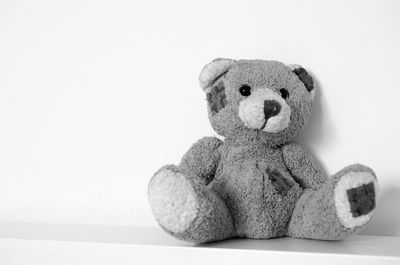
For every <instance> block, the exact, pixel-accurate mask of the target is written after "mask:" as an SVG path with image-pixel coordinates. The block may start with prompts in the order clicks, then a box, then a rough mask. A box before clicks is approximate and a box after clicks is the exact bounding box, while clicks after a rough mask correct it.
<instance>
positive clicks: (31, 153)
mask: <svg viewBox="0 0 400 265" xmlns="http://www.w3.org/2000/svg"><path fill="white" fill-rule="evenodd" d="M399 26H400V2H398V1H360V2H356V1H330V2H328V1H254V2H253V1H242V2H240V3H239V2H234V1H197V2H190V1H174V0H169V1H157V2H154V1H141V2H139V1H111V0H110V1H105V0H102V1H95V0H84V1H78V0H74V1H50V0H40V1H22V0H13V1H12V0H2V1H1V2H0V221H3V222H4V221H24V222H49V223H85V224H112V225H132V224H133V225H145V226H153V225H156V224H155V222H154V221H153V219H152V216H151V214H150V211H149V208H148V206H147V202H146V186H147V182H148V180H149V178H150V177H151V176H152V174H153V173H154V172H155V171H156V170H157V169H158V168H159V167H160V166H162V165H164V164H166V163H177V162H178V161H179V159H180V157H181V156H182V154H183V153H184V152H185V151H186V149H187V148H189V146H190V145H191V144H192V142H194V141H196V140H197V139H198V138H200V137H202V136H204V135H213V134H214V132H213V131H212V129H211V127H210V125H209V123H208V120H207V115H206V109H205V102H204V98H205V96H204V95H203V93H202V92H201V89H200V88H199V87H198V83H197V76H198V74H199V72H200V70H201V68H202V67H203V65H204V64H206V63H207V62H208V61H210V60H211V59H213V58H214V57H229V58H261V59H275V60H279V61H283V62H285V63H297V64H302V65H303V66H305V67H306V68H308V69H309V70H310V71H311V72H312V73H313V74H314V75H315V77H316V79H317V81H318V84H319V87H320V88H321V90H320V94H319V96H318V97H317V105H316V108H315V112H314V116H313V119H312V121H311V123H310V126H309V127H308V128H307V130H306V132H305V134H304V136H303V137H302V142H303V143H304V144H305V145H307V146H309V147H310V148H311V149H312V150H313V151H314V152H315V153H316V154H317V156H318V157H319V158H320V160H321V161H322V163H323V164H324V165H325V166H326V169H327V171H328V172H329V173H334V172H335V171H337V170H339V169H340V168H342V167H343V166H345V165H347V164H349V163H353V162H362V163H365V164H367V165H369V166H371V167H373V168H374V169H375V170H376V172H377V174H378V176H379V180H380V183H381V193H380V198H379V199H380V200H379V204H378V210H377V214H376V217H375V219H374V221H373V222H372V223H371V224H370V226H369V227H368V228H367V229H366V230H365V231H364V233H368V234H387V235H400V211H399V205H400V164H399V157H400V139H399V134H400V125H399V124H400V121H399V117H398V115H399V114H400V104H399V96H400V92H399V91H400V85H399V83H400V81H399V80H400V79H399V78H398V77H399V75H400V73H399V72H400V49H399V47H400V28H399Z"/></svg>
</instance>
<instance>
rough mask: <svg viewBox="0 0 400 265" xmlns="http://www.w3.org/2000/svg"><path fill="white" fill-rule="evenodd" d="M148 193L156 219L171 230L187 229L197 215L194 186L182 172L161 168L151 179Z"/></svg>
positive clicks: (176, 231) (177, 231) (181, 230)
mask: <svg viewBox="0 0 400 265" xmlns="http://www.w3.org/2000/svg"><path fill="white" fill-rule="evenodd" d="M147 195H148V200H149V203H150V207H151V210H152V212H153V215H154V216H155V218H156V220H157V221H158V223H159V224H160V225H161V226H162V227H164V228H165V229H167V230H169V231H170V232H173V233H179V232H183V231H185V230H186V229H187V228H188V227H189V226H190V224H191V223H192V221H193V220H194V219H195V217H196V216H197V211H198V203H197V198H196V194H195V191H194V188H193V186H192V184H191V183H190V182H189V181H188V180H187V179H186V178H185V176H184V175H182V174H180V173H177V172H174V171H172V170H170V169H162V170H160V171H159V172H158V173H156V175H155V176H154V177H153V178H152V180H151V181H150V184H149V189H148V194H147Z"/></svg>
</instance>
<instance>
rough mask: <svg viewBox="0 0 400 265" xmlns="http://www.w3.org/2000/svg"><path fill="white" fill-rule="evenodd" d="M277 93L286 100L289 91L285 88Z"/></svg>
mask: <svg viewBox="0 0 400 265" xmlns="http://www.w3.org/2000/svg"><path fill="white" fill-rule="evenodd" d="M279 92H280V93H281V96H282V98H283V99H287V98H288V97H289V91H287V89H285V88H281V89H279Z"/></svg>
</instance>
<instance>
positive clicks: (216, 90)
mask: <svg viewBox="0 0 400 265" xmlns="http://www.w3.org/2000/svg"><path fill="white" fill-rule="evenodd" d="M207 101H208V104H209V106H210V110H211V113H212V114H213V115H214V114H216V113H218V112H219V111H220V110H221V109H223V108H224V107H225V106H226V104H227V101H226V95H225V86H224V82H223V81H222V80H219V81H217V82H216V83H215V84H214V86H212V88H211V90H210V92H208V93H207Z"/></svg>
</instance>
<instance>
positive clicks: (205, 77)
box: [199, 58, 235, 93]
mask: <svg viewBox="0 0 400 265" xmlns="http://www.w3.org/2000/svg"><path fill="white" fill-rule="evenodd" d="M234 62H235V61H234V60H231V59H222V58H218V59H215V60H213V61H212V62H211V63H209V64H207V65H206V66H204V68H203V70H201V73H200V76H199V83H200V87H201V88H202V89H203V90H204V91H205V92H206V93H208V92H210V90H211V87H212V85H213V84H214V82H215V81H216V80H217V79H218V78H219V77H221V76H222V75H224V74H225V73H226V72H228V70H229V68H231V66H232V64H233V63H234Z"/></svg>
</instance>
